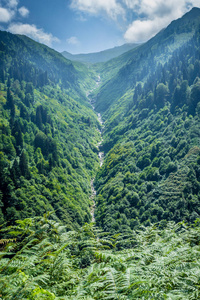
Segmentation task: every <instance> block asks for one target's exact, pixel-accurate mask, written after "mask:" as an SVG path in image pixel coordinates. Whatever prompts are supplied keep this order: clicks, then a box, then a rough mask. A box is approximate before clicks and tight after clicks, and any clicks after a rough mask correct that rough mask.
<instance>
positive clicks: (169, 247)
mask: <svg viewBox="0 0 200 300" xmlns="http://www.w3.org/2000/svg"><path fill="white" fill-rule="evenodd" d="M91 104H92V105H91ZM0 107H1V110H0V299H5V300H9V299H13V300H14V299H30V300H31V299H82V300H84V299H85V300H93V299H102V300H103V299H127V300H128V299H187V300H188V299H198V298H199V297H200V296H199V295H200V289H199V286H200V285H199V278H200V274H199V270H200V268H199V261H200V260H199V258H200V257H199V253H200V241H199V232H200V9H197V8H194V9H192V10H191V11H190V12H189V13H187V14H186V15H185V16H183V17H182V18H181V19H178V20H176V21H173V22H172V23H171V24H170V25H169V26H168V27H167V28H165V29H163V30H162V31H161V32H159V33H158V34H157V35H156V36H155V37H154V38H152V39H151V40H150V41H148V42H147V43H144V44H142V45H139V46H137V47H135V48H134V49H132V50H130V51H128V52H126V53H123V54H122V55H120V56H119V57H116V58H114V59H111V60H109V61H108V62H105V63H96V64H93V65H92V64H89V65H88V64H87V63H86V64H83V63H80V62H72V61H70V60H68V59H66V58H64V57H63V56H62V55H61V54H60V53H58V52H56V51H54V50H52V49H50V48H48V47H47V46H44V45H41V44H39V43H36V42H35V41H33V40H31V39H29V38H27V37H26V36H20V35H13V34H10V33H8V32H2V31H0ZM97 113H98V114H99V113H101V115H102V119H103V121H104V122H103V125H102V124H101V122H99V118H98V114H97ZM102 139H103V140H102ZM101 141H103V142H101ZM99 151H100V152H104V161H103V165H102V166H101V167H100V164H99V157H98V155H99ZM93 182H94V186H93ZM94 189H95V190H94ZM93 201H95V204H94V202H93ZM92 206H93V208H95V211H94V217H95V219H94V222H91V220H92V209H91V207H92Z"/></svg>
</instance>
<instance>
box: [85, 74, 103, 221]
mask: <svg viewBox="0 0 200 300" xmlns="http://www.w3.org/2000/svg"><path fill="white" fill-rule="evenodd" d="M100 82H101V77H100V76H98V80H97V81H96V85H97V87H98V86H99V85H100ZM93 90H94V89H93ZM93 90H91V91H89V92H88V93H87V94H86V96H87V98H88V100H89V102H90V104H91V106H92V108H93V110H94V111H95V107H94V100H93V99H91V98H90V94H91V93H92V91H93ZM97 117H98V121H99V123H100V124H101V127H103V121H102V118H101V114H100V113H97ZM97 130H98V132H99V133H100V135H101V140H100V142H99V143H98V144H97V148H98V150H99V152H98V157H99V163H100V167H101V166H102V165H103V159H104V152H101V151H100V146H101V144H102V142H103V138H102V130H99V129H97ZM90 185H91V191H92V193H91V196H90V199H91V200H92V202H93V204H92V206H91V208H90V213H91V216H92V222H95V213H94V212H95V207H96V203H95V196H96V190H95V187H94V179H92V180H91V182H90Z"/></svg>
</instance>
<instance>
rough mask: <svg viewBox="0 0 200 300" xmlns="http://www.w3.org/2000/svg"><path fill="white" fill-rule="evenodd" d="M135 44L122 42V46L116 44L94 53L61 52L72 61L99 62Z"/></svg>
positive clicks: (123, 51) (131, 47)
mask: <svg viewBox="0 0 200 300" xmlns="http://www.w3.org/2000/svg"><path fill="white" fill-rule="evenodd" d="M137 46H138V44H124V45H122V46H118V47H115V48H112V49H107V50H104V51H100V52H96V53H87V54H71V53H69V52H67V51H63V52H62V53H61V54H62V55H63V56H64V57H65V58H67V59H70V60H72V61H80V62H88V63H99V62H106V61H108V60H110V59H112V58H115V57H117V56H119V55H121V54H123V53H125V52H127V51H129V50H131V49H133V48H135V47H137Z"/></svg>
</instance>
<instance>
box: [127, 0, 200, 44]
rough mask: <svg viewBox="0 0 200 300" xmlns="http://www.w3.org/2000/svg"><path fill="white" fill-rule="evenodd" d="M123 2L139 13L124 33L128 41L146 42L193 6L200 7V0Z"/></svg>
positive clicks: (128, 0) (136, 0) (139, 0)
mask: <svg viewBox="0 0 200 300" xmlns="http://www.w3.org/2000/svg"><path fill="white" fill-rule="evenodd" d="M123 3H124V5H126V7H127V8H128V9H132V10H133V11H134V12H135V13H136V14H137V15H138V19H137V20H135V21H133V23H132V24H130V25H129V26H128V28H127V30H126V32H125V34H124V38H125V40H126V41H127V42H144V41H146V40H148V39H149V38H151V37H152V36H154V35H155V34H156V33H157V32H158V31H160V30H161V29H162V28H164V27H166V26H167V25H168V24H169V23H170V22H171V21H173V20H175V19H177V18H180V17H182V16H183V15H184V14H185V13H186V12H187V11H188V10H189V9H191V8H192V7H194V6H198V7H200V1H199V0H188V1H187V0H123Z"/></svg>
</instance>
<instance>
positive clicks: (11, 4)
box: [6, 0, 18, 8]
mask: <svg viewBox="0 0 200 300" xmlns="http://www.w3.org/2000/svg"><path fill="white" fill-rule="evenodd" d="M6 2H7V5H8V6H9V7H11V8H15V7H17V5H18V0H7V1H6Z"/></svg>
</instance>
